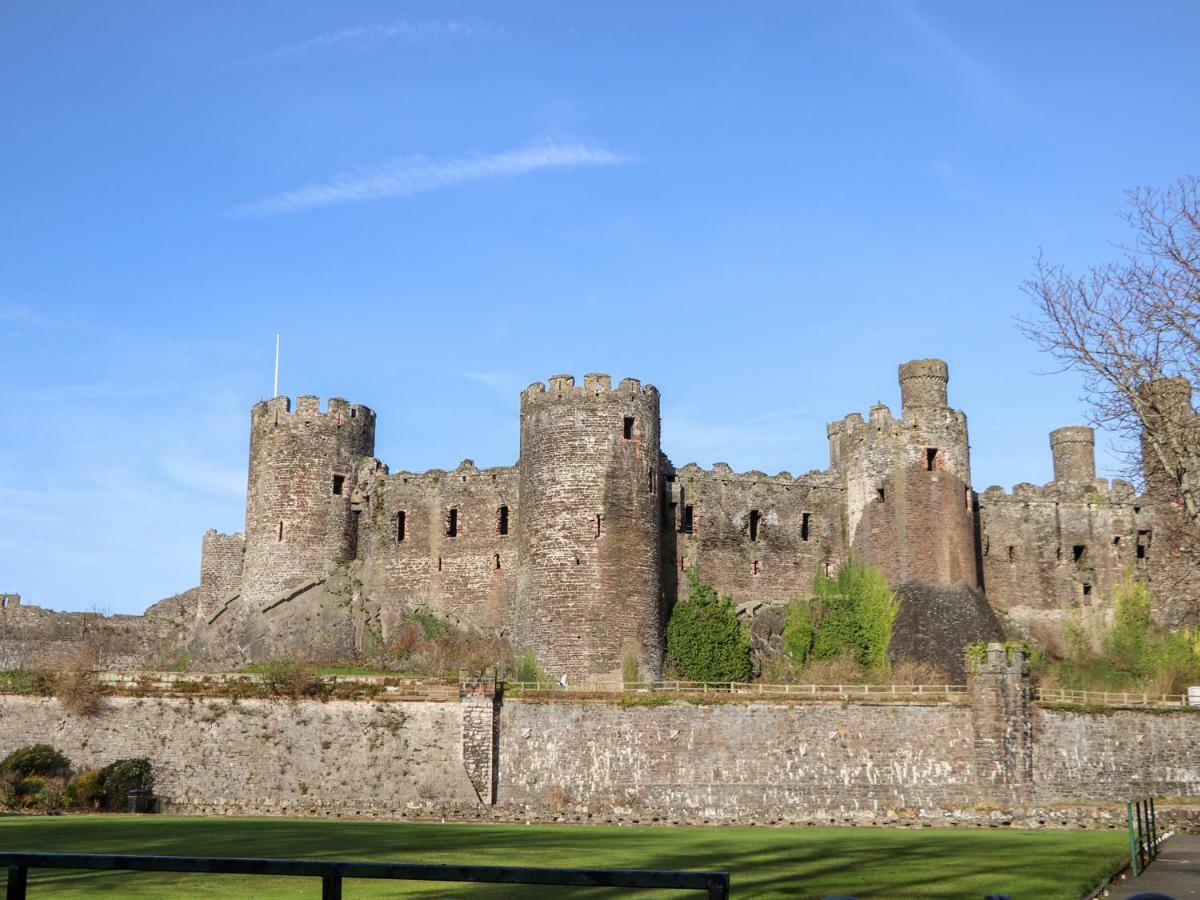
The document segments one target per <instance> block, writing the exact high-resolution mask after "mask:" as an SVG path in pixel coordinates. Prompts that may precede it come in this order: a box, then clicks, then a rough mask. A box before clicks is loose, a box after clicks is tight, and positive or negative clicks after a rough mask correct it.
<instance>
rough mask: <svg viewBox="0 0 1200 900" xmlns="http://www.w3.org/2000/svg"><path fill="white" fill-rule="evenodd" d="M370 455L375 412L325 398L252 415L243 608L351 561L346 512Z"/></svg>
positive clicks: (282, 402)
mask: <svg viewBox="0 0 1200 900" xmlns="http://www.w3.org/2000/svg"><path fill="white" fill-rule="evenodd" d="M374 451H375V413H374V412H372V411H371V410H370V409H368V408H367V407H365V406H359V405H357V404H353V405H352V404H350V403H348V402H346V401H345V400H340V399H336V398H331V399H330V400H329V404H328V409H327V410H326V411H325V412H322V411H321V404H320V401H319V400H318V399H317V398H316V397H307V396H306V397H297V398H296V409H295V411H292V409H291V401H290V400H288V398H287V397H276V398H275V399H273V400H264V401H262V402H261V403H257V404H255V406H254V408H253V409H252V410H251V411H250V476H249V481H248V485H247V489H246V550H245V557H244V562H243V569H242V596H241V603H242V604H243V605H245V606H248V607H250V608H251V609H255V608H257V609H261V608H262V607H263V606H265V605H267V604H269V603H271V602H272V601H273V600H275V599H276V598H277V597H278V596H279V595H280V594H281V593H282V592H283V591H285V590H286V589H287V588H289V587H292V586H294V585H296V584H299V583H300V582H302V581H304V580H305V579H307V578H312V577H314V576H318V575H323V574H325V573H326V572H328V571H329V570H330V569H332V568H334V567H335V566H337V565H339V564H340V563H344V562H348V561H349V560H351V559H353V558H354V554H355V543H356V538H357V532H358V527H357V522H356V521H355V519H356V516H355V514H354V513H352V512H351V510H350V495H351V492H352V491H353V489H354V478H355V468H356V467H357V465H358V461H359V460H360V459H362V458H363V457H366V456H371V455H372V454H373V453H374Z"/></svg>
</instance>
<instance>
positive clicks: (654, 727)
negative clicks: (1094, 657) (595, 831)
mask: <svg viewBox="0 0 1200 900" xmlns="http://www.w3.org/2000/svg"><path fill="white" fill-rule="evenodd" d="M500 721H501V725H500V760H499V762H500V765H499V772H500V776H499V785H498V790H497V796H498V802H499V803H500V804H501V805H508V806H515V807H517V808H521V809H528V810H529V811H530V812H536V813H538V814H539V817H558V816H563V817H568V818H574V817H576V816H579V815H581V814H582V815H584V816H593V817H600V818H602V819H606V818H613V817H627V818H636V819H639V820H642V821H651V820H668V821H681V822H764V821H770V822H774V821H780V822H794V821H796V822H798V821H809V820H812V819H814V818H818V819H828V818H837V819H842V818H847V817H849V818H855V819H863V820H874V819H876V818H885V817H888V816H894V815H897V814H906V815H908V814H911V815H915V814H917V811H918V810H930V811H932V810H938V809H946V808H953V807H956V806H958V805H960V804H961V803H962V802H963V799H964V798H969V797H973V796H974V795H975V793H976V788H975V782H976V779H975V764H974V759H973V754H974V747H973V733H972V725H971V711H970V709H969V708H965V707H961V706H949V705H934V706H917V705H911V706H910V705H900V704H891V705H886V706H883V705H880V706H864V705H851V704H843V703H828V702H822V703H805V704H790V705H788V704H781V703H766V702H759V703H754V702H749V703H719V704H714V705H710V706H694V705H691V704H689V703H687V702H685V701H682V700H681V701H677V702H675V703H672V704H670V705H667V706H658V707H637V706H634V707H629V708H621V707H620V706H618V705H617V704H614V703H612V702H604V701H591V702H575V703H568V702H545V703H532V702H518V703H513V702H506V703H505V704H504V707H503V710H502V712H501V715H500Z"/></svg>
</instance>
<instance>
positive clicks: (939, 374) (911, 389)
mask: <svg viewBox="0 0 1200 900" xmlns="http://www.w3.org/2000/svg"><path fill="white" fill-rule="evenodd" d="M949 382H950V368H949V366H947V365H946V363H945V362H944V361H943V360H940V359H914V360H912V361H911V362H906V363H903V364H902V365H901V366H900V406H901V407H902V408H903V409H909V408H919V407H923V406H927V407H934V408H937V407H945V406H946V386H947V385H948V384H949Z"/></svg>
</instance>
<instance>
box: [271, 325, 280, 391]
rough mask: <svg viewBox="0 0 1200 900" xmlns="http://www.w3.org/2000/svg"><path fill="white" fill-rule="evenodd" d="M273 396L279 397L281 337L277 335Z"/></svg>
mask: <svg viewBox="0 0 1200 900" xmlns="http://www.w3.org/2000/svg"><path fill="white" fill-rule="evenodd" d="M272 396H274V397H278V396H279V335H275V393H274V394H273V395H272Z"/></svg>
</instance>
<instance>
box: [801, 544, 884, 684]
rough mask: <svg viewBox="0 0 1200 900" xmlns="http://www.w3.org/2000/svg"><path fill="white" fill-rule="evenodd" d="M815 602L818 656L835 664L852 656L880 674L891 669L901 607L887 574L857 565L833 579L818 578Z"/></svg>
mask: <svg viewBox="0 0 1200 900" xmlns="http://www.w3.org/2000/svg"><path fill="white" fill-rule="evenodd" d="M813 598H814V600H815V602H816V604H817V606H818V609H819V619H818V624H817V629H816V634H815V635H814V637H813V649H812V654H813V656H814V657H816V658H817V659H833V658H835V657H837V656H840V655H842V654H843V653H844V652H846V651H849V652H850V653H851V654H852V655H853V656H854V658H855V660H857V661H858V663H859V664H860V665H863V666H866V667H868V668H871V669H875V670H877V671H878V670H882V669H883V668H884V667H885V666H886V664H887V648H888V643H889V642H890V641H891V639H892V624H893V623H894V622H895V620H896V613H897V612H898V611H899V609H900V605H899V603H898V602H897V601H896V595H895V594H893V593H892V592H891V591H890V590H888V586H887V579H886V578H885V577H884V574H883V572H881V571H880V570H879V569H877V568H874V567H873V566H866V565H863V564H861V563H857V562H854V561H853V560H851V561H850V562H848V563H846V564H845V565H843V566H842V567H841V568H840V569H839V570H838V573H837V575H836V576H835V577H833V578H828V577H826V576H825V575H818V576H817V577H816V580H815V581H814V583H813Z"/></svg>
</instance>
